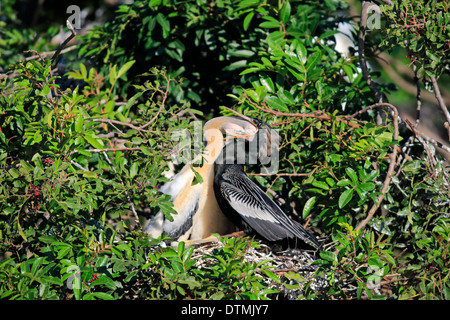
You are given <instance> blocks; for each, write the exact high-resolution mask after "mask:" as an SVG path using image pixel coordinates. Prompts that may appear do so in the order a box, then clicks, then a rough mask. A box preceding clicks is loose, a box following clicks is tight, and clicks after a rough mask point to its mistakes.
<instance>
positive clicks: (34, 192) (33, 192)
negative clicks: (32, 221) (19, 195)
mask: <svg viewBox="0 0 450 320" xmlns="http://www.w3.org/2000/svg"><path fill="white" fill-rule="evenodd" d="M27 194H28V195H29V196H30V197H31V198H32V199H33V200H37V201H38V200H41V199H42V191H41V189H39V187H36V186H35V185H34V184H33V183H31V184H30V188H29V189H28V192H27Z"/></svg>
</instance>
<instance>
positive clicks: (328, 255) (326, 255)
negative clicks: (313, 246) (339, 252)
mask: <svg viewBox="0 0 450 320" xmlns="http://www.w3.org/2000/svg"><path fill="white" fill-rule="evenodd" d="M319 255H320V257H321V258H322V259H325V260H326V261H330V262H338V259H337V256H336V254H335V253H334V252H331V251H321V252H320V253H319Z"/></svg>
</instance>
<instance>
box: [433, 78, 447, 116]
mask: <svg viewBox="0 0 450 320" xmlns="http://www.w3.org/2000/svg"><path fill="white" fill-rule="evenodd" d="M430 80H431V83H432V84H433V89H434V95H435V96H436V100H437V101H438V103H439V106H440V107H441V109H442V112H444V114H445V118H447V122H448V123H449V124H450V113H449V112H448V109H447V107H446V106H445V103H444V99H442V95H441V91H440V90H439V86H438V83H437V81H436V78H435V77H434V76H431V77H430Z"/></svg>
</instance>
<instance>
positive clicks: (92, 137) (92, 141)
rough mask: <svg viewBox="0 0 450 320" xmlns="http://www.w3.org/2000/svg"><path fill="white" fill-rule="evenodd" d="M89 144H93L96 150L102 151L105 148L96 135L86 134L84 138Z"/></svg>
mask: <svg viewBox="0 0 450 320" xmlns="http://www.w3.org/2000/svg"><path fill="white" fill-rule="evenodd" d="M84 138H85V139H86V141H87V142H89V143H90V144H91V146H93V147H94V148H96V149H102V148H103V142H102V141H101V140H100V139H99V138H97V137H96V136H95V135H94V134H90V135H89V134H86V135H85V136H84Z"/></svg>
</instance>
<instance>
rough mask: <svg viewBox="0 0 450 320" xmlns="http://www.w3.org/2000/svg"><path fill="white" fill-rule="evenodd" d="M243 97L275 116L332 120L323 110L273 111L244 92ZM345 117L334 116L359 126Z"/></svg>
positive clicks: (354, 126) (352, 125)
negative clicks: (305, 111) (306, 111)
mask: <svg viewBox="0 0 450 320" xmlns="http://www.w3.org/2000/svg"><path fill="white" fill-rule="evenodd" d="M244 97H245V98H246V100H247V101H248V103H250V104H251V105H252V106H254V107H255V108H257V109H259V110H261V111H263V112H265V113H270V114H273V115H275V116H277V117H297V118H302V119H304V118H315V119H318V120H321V121H331V120H333V119H332V118H331V117H330V116H329V115H327V114H326V113H325V112H323V111H320V110H317V111H313V112H310V113H287V112H281V111H275V110H272V109H269V108H267V107H265V108H263V107H261V106H259V105H258V104H256V103H255V102H253V101H252V100H251V99H250V98H249V97H248V96H247V94H246V93H245V92H244ZM346 118H347V117H345V116H342V117H336V121H342V122H344V123H345V124H347V125H348V126H350V127H353V128H359V127H360V125H359V124H358V123H354V122H352V121H349V120H347V119H346Z"/></svg>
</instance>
